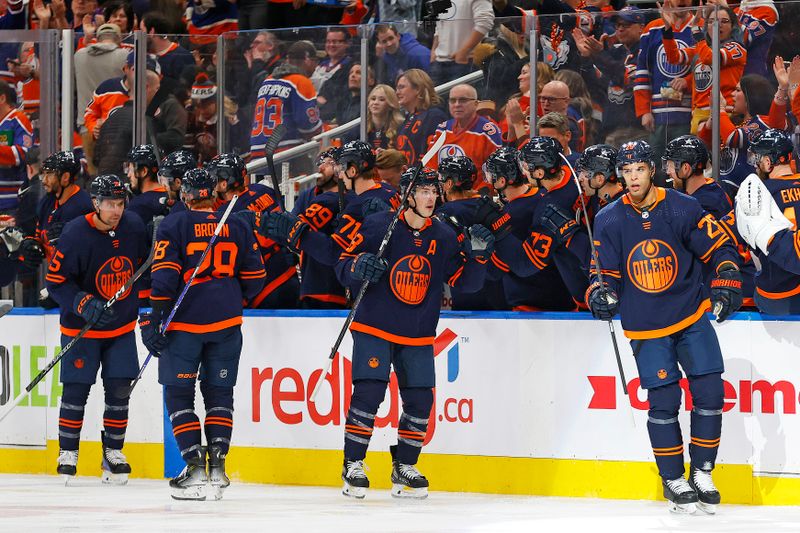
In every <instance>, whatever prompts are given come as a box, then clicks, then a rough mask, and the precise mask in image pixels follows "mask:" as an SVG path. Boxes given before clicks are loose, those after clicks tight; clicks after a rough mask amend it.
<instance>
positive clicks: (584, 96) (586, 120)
mask: <svg viewBox="0 0 800 533" xmlns="http://www.w3.org/2000/svg"><path fill="white" fill-rule="evenodd" d="M555 79H556V80H557V81H563V82H564V83H565V84H567V88H569V106H570V107H572V108H574V109H575V110H576V111H577V112H578V114H580V116H581V117H583V122H580V121H578V123H579V124H580V125H581V126H582V127H583V131H582V132H581V133H582V136H583V137H582V138H581V140H580V142H579V143H578V149H579V150H581V151H583V149H584V148H585V147H587V146H589V145H592V144H595V142H596V141H595V133H596V132H597V131H598V130H599V129H600V119H601V118H602V108H601V107H599V106H595V103H594V101H593V100H592V95H591V94H590V93H589V88H588V87H587V86H586V82H585V81H584V79H583V77H582V76H581V75H580V74H578V73H577V72H575V71H574V70H569V69H561V70H559V71H558V72H556V78H555Z"/></svg>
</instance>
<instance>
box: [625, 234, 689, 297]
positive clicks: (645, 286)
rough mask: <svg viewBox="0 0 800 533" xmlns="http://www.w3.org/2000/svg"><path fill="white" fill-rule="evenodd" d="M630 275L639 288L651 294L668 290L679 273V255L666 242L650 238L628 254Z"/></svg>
mask: <svg viewBox="0 0 800 533" xmlns="http://www.w3.org/2000/svg"><path fill="white" fill-rule="evenodd" d="M627 268H628V277H629V278H630V280H631V281H632V282H633V284H634V285H635V286H636V288H637V289H639V290H640V291H643V292H648V293H651V294H655V293H659V292H663V291H666V290H667V289H669V288H670V287H672V284H673V283H675V278H676V277H677V275H678V256H677V255H675V251H674V250H673V249H672V247H670V245H669V244H667V243H666V242H664V241H662V240H659V239H648V240H646V241H642V242H640V243H639V244H637V245H636V246H634V247H633V249H632V250H631V252H630V254H628V261H627Z"/></svg>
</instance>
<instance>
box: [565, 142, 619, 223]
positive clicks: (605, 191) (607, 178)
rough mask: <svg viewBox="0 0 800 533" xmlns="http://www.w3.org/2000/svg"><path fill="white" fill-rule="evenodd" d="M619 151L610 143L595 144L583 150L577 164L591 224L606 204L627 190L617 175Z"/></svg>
mask: <svg viewBox="0 0 800 533" xmlns="http://www.w3.org/2000/svg"><path fill="white" fill-rule="evenodd" d="M616 166H617V151H616V149H614V147H613V146H610V145H608V144H595V145H594V146H590V147H588V148H587V149H586V150H584V151H583V153H582V154H581V156H580V157H579V158H578V161H577V163H576V165H575V172H577V173H578V182H579V183H580V184H581V190H583V195H584V196H585V197H586V198H587V199H588V204H587V205H586V211H587V213H588V215H589V220H588V223H589V224H594V217H595V215H597V213H599V212H600V210H601V209H602V208H603V207H605V206H606V205H608V204H610V203H611V202H613V201H614V200H616V199H617V198H619V197H620V196H622V194H623V193H624V192H625V190H624V188H623V186H622V184H621V183H620V180H619V178H618V177H617V168H616Z"/></svg>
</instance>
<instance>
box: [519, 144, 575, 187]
mask: <svg viewBox="0 0 800 533" xmlns="http://www.w3.org/2000/svg"><path fill="white" fill-rule="evenodd" d="M561 153H563V150H562V148H561V143H559V142H558V141H557V140H555V139H553V138H552V137H533V138H532V139H531V140H530V141H528V142H527V143H525V146H523V147H522V149H520V152H519V154H520V162H521V163H522V165H525V166H527V170H528V172H530V173H533V171H534V170H536V169H537V168H541V169H542V170H544V179H547V178H554V177H556V176H557V175H558V172H559V171H560V170H561V165H563V164H564V162H563V160H562V159H561V156H560V155H559V154H561ZM523 168H525V167H524V166H523Z"/></svg>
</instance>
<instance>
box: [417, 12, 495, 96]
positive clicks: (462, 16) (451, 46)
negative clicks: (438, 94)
mask: <svg viewBox="0 0 800 533" xmlns="http://www.w3.org/2000/svg"><path fill="white" fill-rule="evenodd" d="M493 26H494V11H493V10H492V2H491V1H490V0H453V2H452V6H451V7H450V9H448V10H447V11H446V12H445V13H444V14H442V15H440V20H438V21H437V22H436V33H435V34H434V37H433V45H432V46H431V67H430V70H429V72H430V76H431V79H433V81H434V83H435V84H436V85H440V84H442V83H444V82H446V81H451V80H455V79H458V78H460V77H462V76H464V75H465V74H468V73H469V72H470V70H471V64H470V58H471V56H472V50H473V49H474V48H475V47H476V46H477V45H478V43H480V42H481V41H482V40H483V38H484V37H485V36H486V34H487V33H489V32H490V31H491V29H492V27H493Z"/></svg>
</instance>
